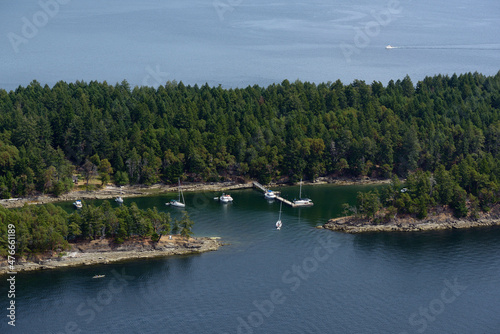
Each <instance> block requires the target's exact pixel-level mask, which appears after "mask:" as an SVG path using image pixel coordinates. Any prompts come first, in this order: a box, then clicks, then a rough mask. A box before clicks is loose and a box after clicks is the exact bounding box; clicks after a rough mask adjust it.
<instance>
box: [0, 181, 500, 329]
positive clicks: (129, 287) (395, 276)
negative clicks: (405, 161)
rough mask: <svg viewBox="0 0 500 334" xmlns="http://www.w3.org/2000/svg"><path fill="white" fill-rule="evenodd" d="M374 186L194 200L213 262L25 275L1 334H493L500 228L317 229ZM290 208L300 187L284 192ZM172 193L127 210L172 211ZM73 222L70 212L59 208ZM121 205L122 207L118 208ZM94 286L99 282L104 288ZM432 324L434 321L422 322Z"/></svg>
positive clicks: (189, 197) (183, 259)
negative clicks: (211, 241) (306, 200)
mask: <svg viewBox="0 0 500 334" xmlns="http://www.w3.org/2000/svg"><path fill="white" fill-rule="evenodd" d="M367 189H369V188H367V187H354V186H349V187H335V186H329V185H325V186H314V187H312V186H304V187H303V193H304V195H307V196H309V197H310V198H312V199H313V200H314V202H315V206H314V207H312V208H303V209H292V208H290V207H283V215H282V220H283V228H282V230H281V231H276V230H275V229H274V223H275V222H276V220H277V217H278V211H279V204H278V203H269V202H267V201H266V200H265V199H264V198H263V196H262V194H261V193H259V192H257V191H255V190H239V191H232V192H231V195H232V196H233V198H234V203H233V204H229V205H223V204H221V203H219V202H217V201H214V200H213V197H214V196H216V195H220V194H216V193H186V194H185V197H186V203H187V211H188V212H189V213H190V215H191V217H192V219H193V220H194V221H195V222H196V225H195V234H196V235H207V236H221V237H222V238H223V240H224V242H226V243H228V245H226V246H224V247H222V248H221V249H220V250H219V251H217V252H211V253H205V254H201V255H193V256H179V257H173V258H163V259H154V260H140V261H131V262H123V263H116V264H111V265H99V266H93V267H81V268H73V269H64V270H55V271H47V272H36V273H24V274H23V273H20V274H18V277H17V290H18V295H17V297H16V303H17V305H18V313H17V315H18V321H17V326H16V331H12V329H11V328H7V326H6V321H2V322H1V323H0V332H2V333H6V332H8V333H11V332H12V333H14V332H17V333H71V332H72V330H75V329H76V330H78V329H79V330H81V333H421V332H423V331H425V333H496V332H498V328H500V327H499V325H500V318H499V316H498V314H499V312H500V289H499V286H500V269H499V268H500V244H499V243H498V240H499V237H500V230H499V229H498V228H485V229H483V228H481V229H472V230H468V231H455V230H452V231H440V232H426V233H387V234H365V235H346V234H340V233H336V232H331V231H325V230H318V229H315V228H314V226H316V225H318V224H321V223H324V222H325V221H326V220H327V219H328V218H331V217H334V216H338V215H340V214H341V213H340V210H341V209H340V208H341V204H342V203H344V202H352V201H353V200H354V198H355V196H356V192H357V191H359V190H367ZM281 190H282V193H283V196H285V197H287V198H290V199H293V197H297V195H298V190H299V189H298V187H288V188H283V189H281ZM173 197H175V194H168V195H164V196H160V197H145V198H136V199H133V200H132V199H125V204H127V203H130V202H131V201H135V202H136V203H137V204H138V205H139V207H141V208H147V207H152V206H157V207H158V208H160V209H161V210H165V211H168V212H170V213H171V214H172V216H174V217H175V216H179V214H180V212H179V211H177V212H176V211H175V210H176V209H175V208H171V207H166V206H165V205H164V203H165V202H167V201H168V200H169V199H170V198H173ZM61 205H62V206H64V207H66V208H67V209H68V210H72V209H71V206H70V205H71V204H70V203H66V204H64V203H63V204H61ZM113 205H114V203H113ZM95 274H105V275H106V277H105V278H103V279H100V280H96V279H92V276H93V275H95ZM426 312H427V313H426Z"/></svg>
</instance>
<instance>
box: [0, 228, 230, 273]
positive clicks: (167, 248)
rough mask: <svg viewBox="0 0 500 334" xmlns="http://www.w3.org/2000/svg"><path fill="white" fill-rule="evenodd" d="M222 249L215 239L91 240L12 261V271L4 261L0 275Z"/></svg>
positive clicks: (164, 237)
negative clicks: (62, 251)
mask: <svg viewBox="0 0 500 334" xmlns="http://www.w3.org/2000/svg"><path fill="white" fill-rule="evenodd" d="M220 246H222V243H221V242H220V240H219V238H216V237H212V238H209V237H198V238H189V239H185V238H182V237H180V236H173V237H172V239H170V238H169V237H167V236H163V237H162V239H161V240H160V241H159V242H157V243H154V242H152V241H150V240H129V241H126V242H125V243H123V244H121V245H116V244H114V243H113V242H112V241H111V240H107V239H104V240H93V241H89V242H81V243H77V244H71V249H70V250H68V251H67V252H64V253H61V254H57V253H54V254H45V255H43V256H38V257H36V258H34V257H32V258H28V259H19V258H17V257H16V264H15V266H14V270H10V269H9V267H8V264H7V261H6V260H2V261H1V262H0V275H4V274H7V273H8V272H16V273H17V272H22V271H33V270H48V269H57V268H64V267H74V266H88V265H95V264H108V263H112V262H117V261H125V260H132V259H143V258H154V257H165V256H172V255H188V254H199V253H204V252H211V251H216V250H217V249H219V247H220Z"/></svg>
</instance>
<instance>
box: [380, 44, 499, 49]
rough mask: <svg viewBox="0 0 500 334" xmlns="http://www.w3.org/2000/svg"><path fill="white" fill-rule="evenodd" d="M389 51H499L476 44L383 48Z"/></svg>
mask: <svg viewBox="0 0 500 334" xmlns="http://www.w3.org/2000/svg"><path fill="white" fill-rule="evenodd" d="M385 48H386V49H387V50H389V49H419V50H500V44H476V45H402V46H392V45H390V44H388V45H386V47H385Z"/></svg>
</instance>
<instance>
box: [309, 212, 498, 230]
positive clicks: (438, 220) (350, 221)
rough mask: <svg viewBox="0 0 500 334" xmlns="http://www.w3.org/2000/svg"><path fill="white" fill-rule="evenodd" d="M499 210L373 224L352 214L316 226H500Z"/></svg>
mask: <svg viewBox="0 0 500 334" xmlns="http://www.w3.org/2000/svg"><path fill="white" fill-rule="evenodd" d="M499 211H500V210H499V209H498V207H497V208H496V209H495V210H492V211H491V212H489V213H488V214H484V215H482V216H481V217H479V218H478V219H470V218H462V219H457V218H455V217H453V215H452V214H451V213H450V212H442V213H439V214H435V215H432V216H429V217H427V218H425V219H422V220H419V219H416V218H414V217H398V218H394V219H391V220H390V221H388V222H386V223H382V224H375V223H374V222H373V221H370V220H367V219H360V218H356V217H353V216H348V217H341V218H333V219H330V220H329V221H328V222H327V223H326V224H324V225H321V226H318V228H324V229H328V230H332V231H338V232H344V233H352V234H355V233H370V232H419V231H436V230H449V229H463V228H474V227H488V226H500V212H499Z"/></svg>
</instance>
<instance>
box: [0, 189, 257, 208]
mask: <svg viewBox="0 0 500 334" xmlns="http://www.w3.org/2000/svg"><path fill="white" fill-rule="evenodd" d="M252 186H253V185H252V183H251V182H250V183H241V184H237V183H233V182H217V183H195V184H186V185H183V187H182V189H183V191H184V192H188V191H219V192H220V191H227V190H235V189H247V188H252ZM177 191H178V187H177V186H170V185H166V184H155V185H152V186H143V185H140V186H121V187H118V186H113V185H108V186H105V187H103V188H102V189H98V190H93V191H86V190H74V191H71V192H69V193H67V194H63V195H61V196H59V197H54V196H48V195H40V196H34V197H28V198H10V199H2V200H0V205H2V206H3V207H5V208H8V209H10V208H18V207H22V206H23V205H25V204H47V203H54V202H66V201H75V200H77V199H80V200H82V199H83V200H84V199H113V198H116V197H118V196H120V197H122V198H129V197H142V196H152V195H159V194H163V193H168V192H177Z"/></svg>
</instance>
